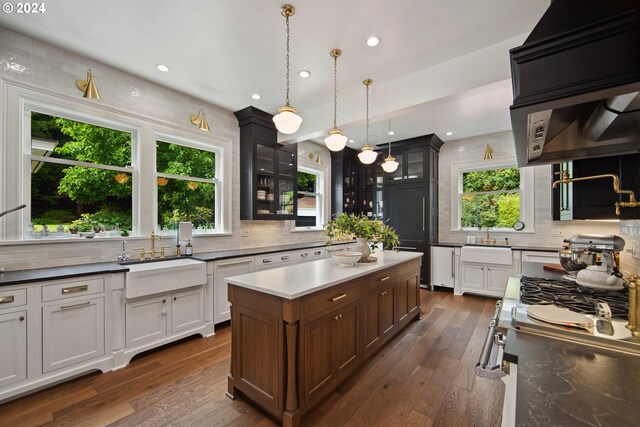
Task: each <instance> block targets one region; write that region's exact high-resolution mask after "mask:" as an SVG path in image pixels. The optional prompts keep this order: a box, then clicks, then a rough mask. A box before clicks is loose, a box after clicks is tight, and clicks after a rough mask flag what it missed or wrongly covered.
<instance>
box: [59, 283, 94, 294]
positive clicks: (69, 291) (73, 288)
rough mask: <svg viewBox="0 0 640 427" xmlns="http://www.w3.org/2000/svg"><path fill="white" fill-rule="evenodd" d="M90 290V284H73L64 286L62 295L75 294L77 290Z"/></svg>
mask: <svg viewBox="0 0 640 427" xmlns="http://www.w3.org/2000/svg"><path fill="white" fill-rule="evenodd" d="M88 290H89V285H80V286H71V287H69V288H62V295H64V294H75V293H76V292H84V291H88Z"/></svg>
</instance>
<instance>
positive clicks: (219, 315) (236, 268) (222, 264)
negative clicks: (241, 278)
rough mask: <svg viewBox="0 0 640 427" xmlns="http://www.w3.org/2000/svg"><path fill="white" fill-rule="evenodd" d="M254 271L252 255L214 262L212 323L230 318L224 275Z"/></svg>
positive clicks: (229, 275) (236, 274)
mask: <svg viewBox="0 0 640 427" xmlns="http://www.w3.org/2000/svg"><path fill="white" fill-rule="evenodd" d="M254 271H255V269H254V260H253V257H251V258H240V259H229V260H225V261H217V262H216V263H215V264H214V270H213V275H214V276H213V283H214V291H213V294H214V314H213V316H214V319H213V320H214V323H219V322H223V321H225V320H229V319H230V318H231V308H230V307H231V305H230V304H229V300H228V286H227V282H226V281H225V280H224V279H225V278H226V277H231V276H238V275H240V274H246V273H253V272H254Z"/></svg>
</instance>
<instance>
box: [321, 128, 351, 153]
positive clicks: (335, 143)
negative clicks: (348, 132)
mask: <svg viewBox="0 0 640 427" xmlns="http://www.w3.org/2000/svg"><path fill="white" fill-rule="evenodd" d="M324 143H325V144H326V145H327V148H328V149H329V150H331V151H340V150H342V149H343V148H344V147H345V146H346V145H347V137H346V136H344V135H343V134H342V131H341V130H340V129H333V130H331V131H329V136H328V137H326V138H325V139H324Z"/></svg>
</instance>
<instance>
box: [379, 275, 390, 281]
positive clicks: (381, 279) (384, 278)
mask: <svg viewBox="0 0 640 427" xmlns="http://www.w3.org/2000/svg"><path fill="white" fill-rule="evenodd" d="M387 280H389V276H384V277H382V278H380V281H381V282H385V281H387Z"/></svg>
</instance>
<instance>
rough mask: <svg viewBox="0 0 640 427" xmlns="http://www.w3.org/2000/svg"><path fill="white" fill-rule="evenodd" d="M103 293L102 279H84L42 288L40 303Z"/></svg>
mask: <svg viewBox="0 0 640 427" xmlns="http://www.w3.org/2000/svg"><path fill="white" fill-rule="evenodd" d="M101 292H104V279H102V278H99V279H85V280H76V281H73V282H68V281H65V282H62V283H55V284H52V285H45V286H43V287H42V302H46V301H55V300H58V299H64V298H73V297H77V296H84V295H91V294H98V293H101Z"/></svg>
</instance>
